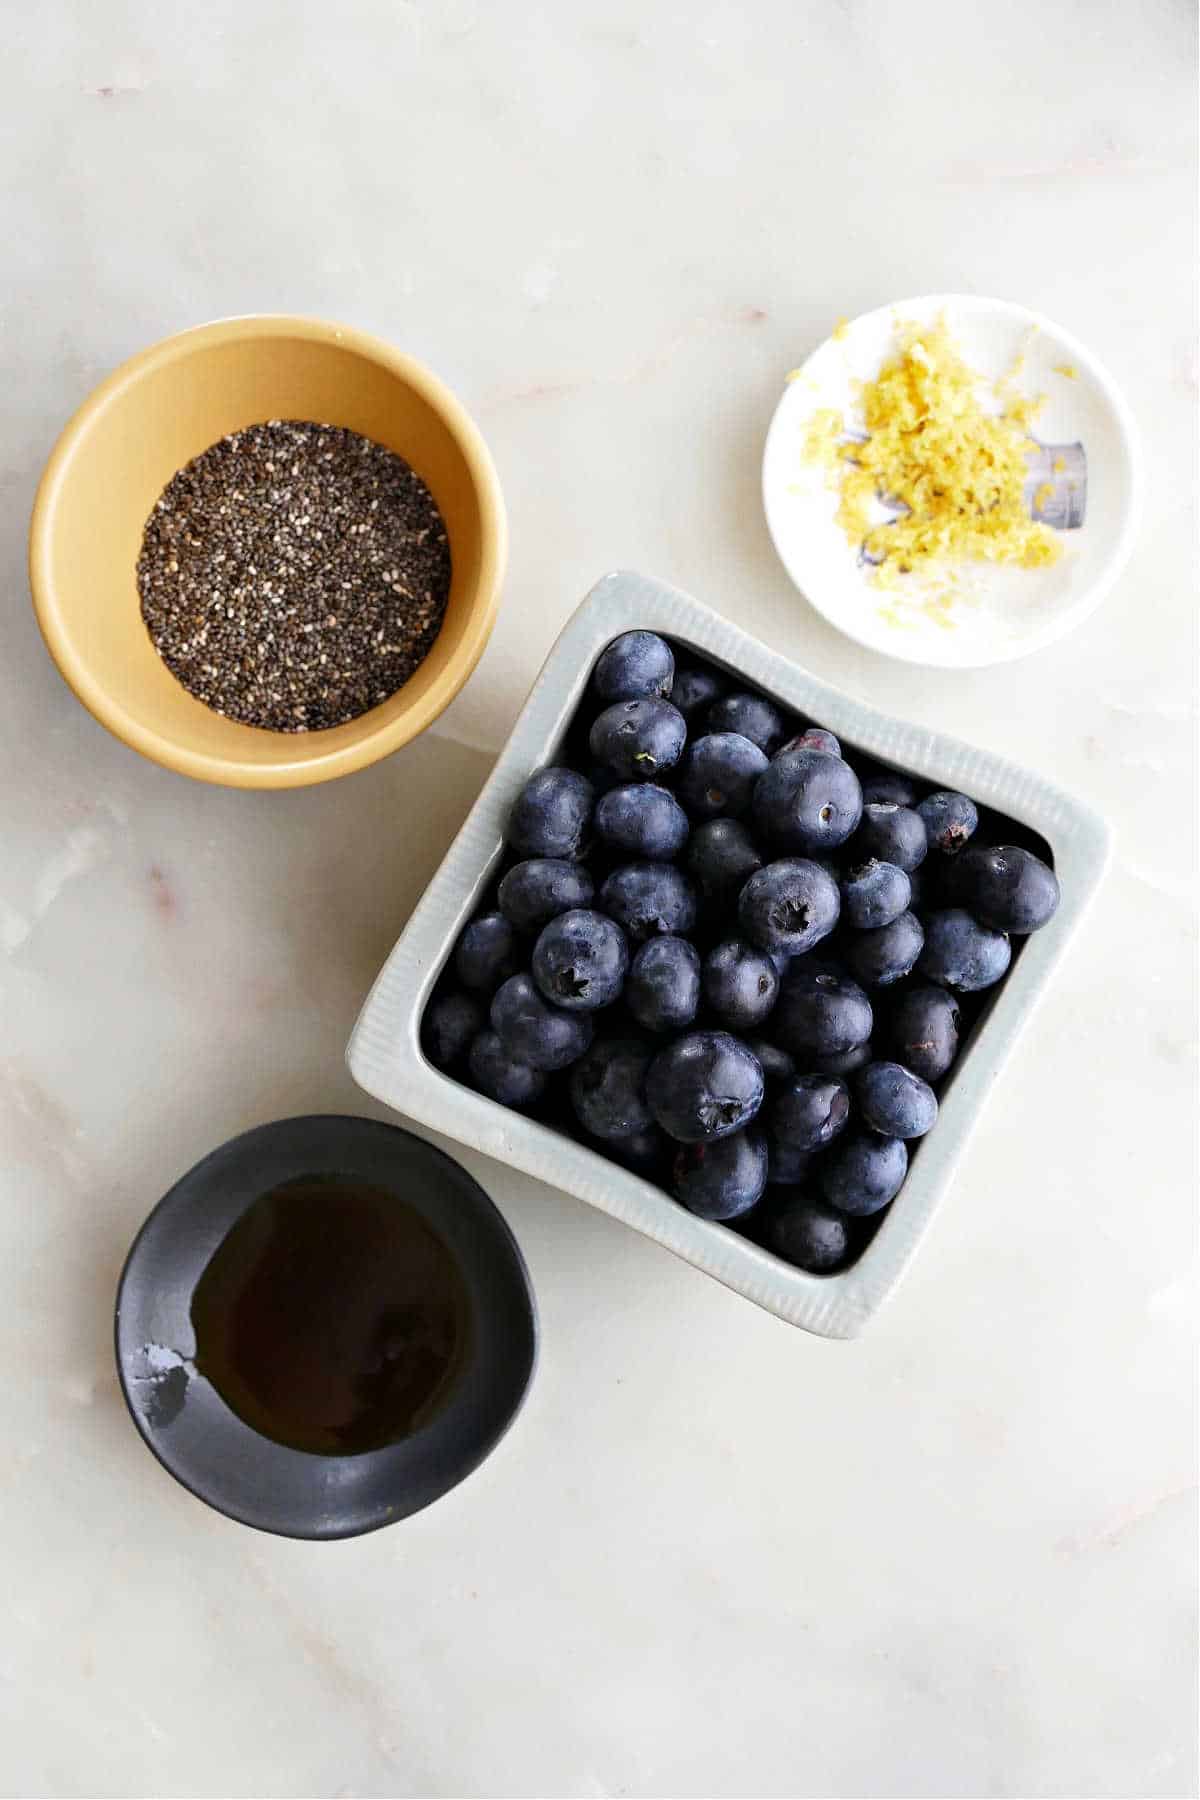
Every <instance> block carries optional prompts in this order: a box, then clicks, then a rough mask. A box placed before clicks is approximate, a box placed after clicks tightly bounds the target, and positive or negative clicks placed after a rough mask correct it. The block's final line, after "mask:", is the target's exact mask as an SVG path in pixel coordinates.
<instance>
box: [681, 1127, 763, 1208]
mask: <svg viewBox="0 0 1200 1800" xmlns="http://www.w3.org/2000/svg"><path fill="white" fill-rule="evenodd" d="M672 1172H673V1176H674V1188H675V1198H676V1199H677V1200H678V1201H679V1202H680V1204H681V1205H683V1206H686V1207H687V1209H688V1211H689V1212H690V1213H695V1214H696V1216H697V1218H700V1219H740V1218H741V1216H742V1214H743V1213H748V1212H749V1211H750V1208H751V1207H752V1206H756V1205H757V1204H758V1202H759V1200H761V1199H762V1196H763V1190H764V1189H765V1187H766V1185H767V1147H766V1144H765V1143H764V1142H763V1138H762V1134H761V1132H757V1131H736V1132H734V1134H733V1135H732V1137H725V1138H721V1139H719V1141H718V1142H716V1143H715V1144H687V1145H685V1146H684V1147H683V1148H682V1149H680V1150H678V1151H676V1153H675V1163H674V1169H673V1171H672Z"/></svg>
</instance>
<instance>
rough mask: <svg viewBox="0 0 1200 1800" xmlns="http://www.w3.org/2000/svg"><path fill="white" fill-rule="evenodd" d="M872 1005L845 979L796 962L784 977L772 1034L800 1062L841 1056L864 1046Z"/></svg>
mask: <svg viewBox="0 0 1200 1800" xmlns="http://www.w3.org/2000/svg"><path fill="white" fill-rule="evenodd" d="M874 1022H875V1019H874V1013H873V1011H872V1008H871V1002H870V1001H869V1000H868V999H867V996H866V995H865V994H864V993H863V990H862V989H861V988H860V987H859V986H858V983H857V982H854V981H851V980H850V979H849V977H848V976H845V975H838V974H835V973H833V972H832V971H829V970H824V969H806V968H805V967H804V965H803V961H801V962H800V963H797V964H796V966H795V967H794V968H792V969H789V971H788V973H787V974H786V975H785V976H784V978H783V985H782V987H781V989H780V994H779V1003H778V1005H777V1006H776V1008H775V1016H774V1018H773V1019H772V1021H771V1032H772V1035H773V1036H774V1037H777V1038H778V1039H779V1042H780V1043H781V1044H782V1045H783V1047H784V1049H785V1050H790V1051H791V1053H792V1055H793V1056H794V1057H796V1059H797V1061H798V1062H799V1063H801V1064H803V1063H804V1061H805V1060H807V1059H808V1058H822V1057H832V1056H840V1055H842V1054H843V1053H844V1052H846V1051H849V1050H856V1049H857V1048H858V1047H859V1045H861V1044H865V1043H866V1042H867V1040H868V1038H869V1037H870V1035H871V1027H872V1025H873V1024H874Z"/></svg>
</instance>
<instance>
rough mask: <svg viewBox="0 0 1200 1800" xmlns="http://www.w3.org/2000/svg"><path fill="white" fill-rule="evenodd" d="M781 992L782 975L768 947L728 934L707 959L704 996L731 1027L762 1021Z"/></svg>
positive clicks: (740, 1028) (741, 1027)
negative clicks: (760, 947)
mask: <svg viewBox="0 0 1200 1800" xmlns="http://www.w3.org/2000/svg"><path fill="white" fill-rule="evenodd" d="M778 996H779V976H778V974H777V972H776V969H775V964H774V963H773V962H772V961H771V959H770V957H769V956H768V955H767V954H766V952H765V951H762V950H756V949H754V948H753V947H752V946H751V945H750V944H744V943H743V942H742V941H741V939H740V938H727V939H726V940H725V942H724V943H723V944H718V945H717V946H716V948H715V949H713V950H710V951H709V953H708V955H707V956H706V957H705V959H704V998H705V1000H706V1001H707V1003H708V1005H709V1007H710V1008H711V1009H712V1011H713V1012H714V1013H715V1014H716V1016H717V1018H718V1019H719V1020H720V1021H721V1023H722V1025H725V1026H728V1028H729V1030H730V1031H752V1030H753V1029H754V1027H755V1026H756V1025H761V1024H762V1022H763V1020H764V1019H765V1018H766V1017H767V1015H768V1013H769V1012H770V1011H771V1008H772V1007H773V1006H774V1004H775V1001H776V999H777V998H778Z"/></svg>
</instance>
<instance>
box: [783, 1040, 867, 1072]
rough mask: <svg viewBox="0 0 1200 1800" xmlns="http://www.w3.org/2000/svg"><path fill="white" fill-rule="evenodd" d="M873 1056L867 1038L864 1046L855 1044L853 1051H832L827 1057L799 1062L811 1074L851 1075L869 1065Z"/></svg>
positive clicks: (816, 1057) (808, 1058)
mask: <svg viewBox="0 0 1200 1800" xmlns="http://www.w3.org/2000/svg"><path fill="white" fill-rule="evenodd" d="M873 1055H874V1051H873V1050H872V1049H871V1040H870V1038H868V1039H867V1041H866V1043H865V1044H855V1046H854V1048H853V1050H832V1051H830V1052H829V1054H828V1055H827V1056H806V1057H803V1058H802V1059H801V1060H802V1061H803V1062H804V1063H805V1065H806V1067H807V1068H808V1070H809V1071H810V1073H812V1074H816V1075H852V1074H853V1073H854V1071H855V1069H861V1068H863V1067H864V1065H865V1064H866V1063H869V1062H870V1061H871V1059H872V1057H873Z"/></svg>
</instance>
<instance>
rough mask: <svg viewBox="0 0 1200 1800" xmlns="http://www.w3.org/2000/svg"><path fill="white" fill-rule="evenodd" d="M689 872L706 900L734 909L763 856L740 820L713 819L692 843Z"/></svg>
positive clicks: (760, 866)
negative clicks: (745, 883) (747, 880)
mask: <svg viewBox="0 0 1200 1800" xmlns="http://www.w3.org/2000/svg"><path fill="white" fill-rule="evenodd" d="M685 860H686V863H687V867H688V871H689V873H690V874H691V877H692V879H693V881H694V882H695V883H696V886H697V887H698V888H699V890H700V893H701V895H702V897H703V899H704V900H705V901H706V902H707V903H708V904H709V906H711V907H713V908H721V907H728V906H732V904H733V902H734V901H735V900H736V899H737V897H738V895H739V893H740V892H741V890H742V884H743V883H744V881H745V880H746V877H747V876H748V875H753V873H754V871H755V869H761V868H762V857H761V856H760V855H759V854H758V851H757V850H756V849H755V847H754V839H753V838H752V837H751V836H750V833H749V832H748V831H747V830H746V827H745V826H744V825H743V824H742V823H741V821H740V820H739V819H709V820H707V821H706V822H705V823H704V824H703V825H697V827H696V829H695V831H693V833H692V835H691V837H690V838H689V840H688V847H687V856H686V858H685Z"/></svg>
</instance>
